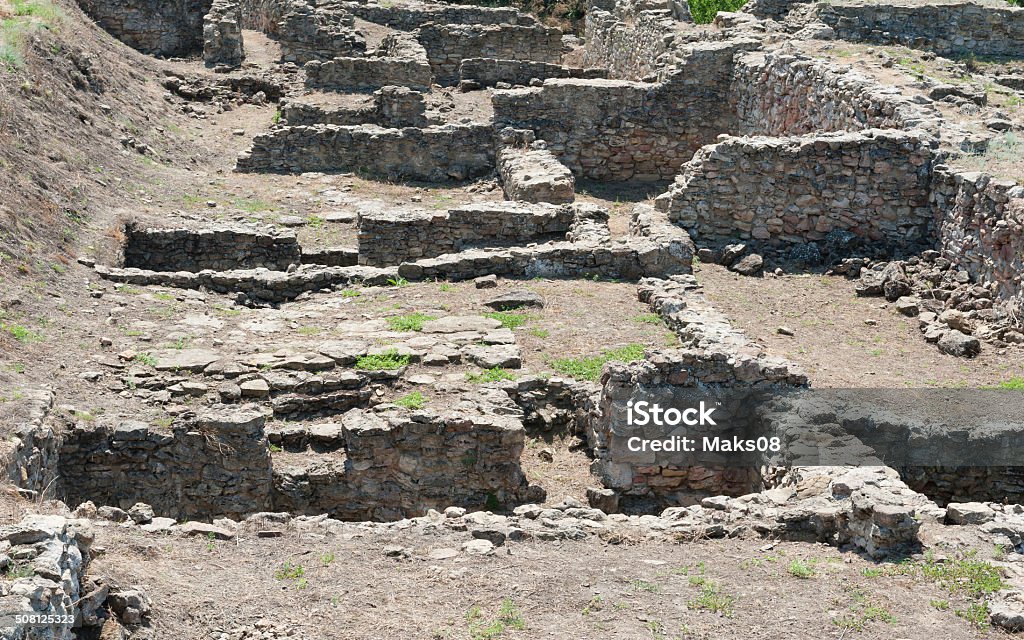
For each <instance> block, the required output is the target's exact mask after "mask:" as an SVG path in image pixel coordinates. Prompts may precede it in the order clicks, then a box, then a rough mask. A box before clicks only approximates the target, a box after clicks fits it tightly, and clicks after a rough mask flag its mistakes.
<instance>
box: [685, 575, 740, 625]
mask: <svg viewBox="0 0 1024 640" xmlns="http://www.w3.org/2000/svg"><path fill="white" fill-rule="evenodd" d="M690 584H692V585H694V586H696V587H699V589H700V592H699V593H698V595H697V597H696V598H694V599H693V600H690V602H689V603H687V604H688V605H689V606H690V607H692V608H694V609H704V610H705V611H710V612H711V613H720V614H722V615H723V616H725V617H726V618H731V617H732V613H733V607H734V605H735V604H736V598H735V596H732V595H730V594H728V593H725V592H724V591H722V588H721V587H720V586H718V585H717V584H715V583H714V582H711V581H710V580H707V579H705V578H703V577H700V576H694V577H692V578H690Z"/></svg>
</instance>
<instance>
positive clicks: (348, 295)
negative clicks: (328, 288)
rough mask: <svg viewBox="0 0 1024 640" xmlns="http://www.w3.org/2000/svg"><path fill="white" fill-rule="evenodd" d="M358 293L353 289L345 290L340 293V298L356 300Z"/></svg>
mask: <svg viewBox="0 0 1024 640" xmlns="http://www.w3.org/2000/svg"><path fill="white" fill-rule="evenodd" d="M359 295H360V293H359V292H358V291H356V290H355V289H345V290H344V291H342V292H341V297H342V298H358V297H359Z"/></svg>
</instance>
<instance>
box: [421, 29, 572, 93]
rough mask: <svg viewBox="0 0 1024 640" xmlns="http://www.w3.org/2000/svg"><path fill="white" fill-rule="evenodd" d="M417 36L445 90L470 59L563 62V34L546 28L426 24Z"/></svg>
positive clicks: (455, 81)
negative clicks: (460, 68) (461, 65)
mask: <svg viewBox="0 0 1024 640" xmlns="http://www.w3.org/2000/svg"><path fill="white" fill-rule="evenodd" d="M415 35H416V39H417V40H418V41H419V42H420V44H422V45H423V47H424V48H425V49H426V50H427V59H428V61H429V62H430V68H431V70H432V71H433V74H434V81H435V82H436V83H437V84H439V85H441V86H451V85H454V84H457V83H458V81H459V65H460V64H462V61H463V60H465V59H467V58H497V59H501V60H533V61H535V62H548V63H552V64H558V63H559V62H560V61H561V59H562V32H561V31H560V30H558V29H555V28H553V27H545V26H543V25H530V26H521V25H458V24H426V25H423V26H422V27H420V28H419V29H418V30H416V32H415Z"/></svg>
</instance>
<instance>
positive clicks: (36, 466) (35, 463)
mask: <svg viewBox="0 0 1024 640" xmlns="http://www.w3.org/2000/svg"><path fill="white" fill-rule="evenodd" d="M53 402H54V394H53V392H52V391H46V390H31V391H28V392H26V393H25V394H24V397H22V398H21V399H19V400H18V401H13V399H7V401H5V402H3V403H0V429H2V431H0V435H2V438H3V441H2V442H0V461H2V464H3V465H4V466H5V467H6V469H7V477H8V478H9V479H10V481H11V482H13V483H14V485H15V486H17V487H18V488H20V489H22V490H25V491H33V492H35V493H36V494H37V495H44V496H45V497H46V498H54V497H56V496H57V495H58V493H59V489H60V486H59V479H58V469H57V459H58V457H59V449H60V443H61V433H60V430H59V427H57V426H56V425H54V423H53V421H51V419H50V411H51V410H52V409H53Z"/></svg>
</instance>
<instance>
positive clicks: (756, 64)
mask: <svg viewBox="0 0 1024 640" xmlns="http://www.w3.org/2000/svg"><path fill="white" fill-rule="evenodd" d="M729 103H730V106H731V108H732V109H734V110H735V112H736V115H737V126H736V128H735V129H734V130H732V131H723V133H735V134H737V135H768V136H781V135H803V134H806V133H813V132H832V131H855V130H859V129H868V128H878V129H889V128H907V129H909V128H913V127H919V126H924V125H925V124H927V122H928V120H929V119H930V117H929V116H928V115H927V114H925V113H924V112H922V110H921V108H920V106H918V105H916V104H914V103H912V102H910V101H909V100H908V99H906V98H904V97H902V96H900V95H899V94H897V93H893V92H892V91H889V90H886V89H885V88H884V87H883V86H881V85H879V84H878V83H877V82H874V81H872V80H869V79H868V78H866V77H865V76H862V75H860V74H858V73H856V72H853V71H850V70H849V69H847V68H845V67H837V66H835V65H833V64H830V63H827V62H824V61H821V60H815V59H813V58H807V57H800V56H795V55H790V54H786V53H780V52H769V53H763V52H751V53H745V54H742V55H739V56H737V58H736V65H735V68H734V70H733V79H732V87H731V90H730V96H729Z"/></svg>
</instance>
